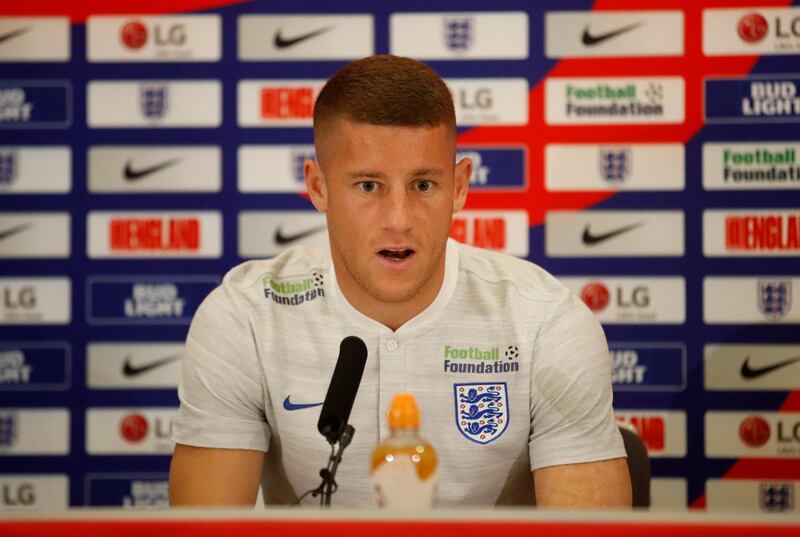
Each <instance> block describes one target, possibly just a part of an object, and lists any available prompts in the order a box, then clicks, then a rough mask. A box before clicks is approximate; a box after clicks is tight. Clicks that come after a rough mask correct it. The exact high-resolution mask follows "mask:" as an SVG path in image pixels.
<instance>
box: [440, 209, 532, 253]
mask: <svg viewBox="0 0 800 537" xmlns="http://www.w3.org/2000/svg"><path fill="white" fill-rule="evenodd" d="M529 232H530V228H529V227H528V212H527V211H515V210H509V211H490V210H468V211H460V212H458V213H456V214H455V215H453V223H452V225H451V227H450V237H451V238H453V239H455V240H457V241H458V242H463V243H464V244H469V245H471V246H475V247H478V248H485V249H487V250H494V251H497V252H502V253H505V254H509V255H514V256H517V257H528V247H529V244H530V242H529V237H528V235H529Z"/></svg>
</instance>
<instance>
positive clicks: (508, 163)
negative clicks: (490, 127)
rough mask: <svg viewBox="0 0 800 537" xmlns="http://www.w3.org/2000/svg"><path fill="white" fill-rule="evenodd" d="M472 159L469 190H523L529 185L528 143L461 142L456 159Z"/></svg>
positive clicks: (457, 160)
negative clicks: (516, 144)
mask: <svg viewBox="0 0 800 537" xmlns="http://www.w3.org/2000/svg"><path fill="white" fill-rule="evenodd" d="M463 158H469V159H470V160H472V166H473V169H472V177H470V180H469V188H470V190H486V191H500V190H522V189H523V188H525V186H526V185H527V184H528V177H527V176H528V149H527V147H525V146H482V145H481V146H472V145H461V146H459V147H458V149H457V150H456V162H459V161H460V160H461V159H463Z"/></svg>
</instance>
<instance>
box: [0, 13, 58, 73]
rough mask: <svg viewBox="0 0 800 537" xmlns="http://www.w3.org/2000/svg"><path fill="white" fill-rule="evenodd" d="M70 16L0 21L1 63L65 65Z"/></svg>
mask: <svg viewBox="0 0 800 537" xmlns="http://www.w3.org/2000/svg"><path fill="white" fill-rule="evenodd" d="M71 29H72V26H71V25H70V20H69V17H2V18H0V62H66V61H69V59H70V31H71Z"/></svg>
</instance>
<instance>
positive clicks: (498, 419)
mask: <svg viewBox="0 0 800 537" xmlns="http://www.w3.org/2000/svg"><path fill="white" fill-rule="evenodd" d="M453 389H454V391H455V417H456V426H457V427H458V430H459V431H460V432H461V434H463V435H464V436H465V437H467V438H468V439H469V440H472V441H473V442H476V443H478V444H488V443H489V442H492V441H494V440H497V439H498V438H500V436H502V434H503V433H504V432H505V430H506V428H507V427H508V421H509V412H508V389H507V387H506V383H505V382H497V383H466V384H453Z"/></svg>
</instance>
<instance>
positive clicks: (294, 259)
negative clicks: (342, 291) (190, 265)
mask: <svg viewBox="0 0 800 537" xmlns="http://www.w3.org/2000/svg"><path fill="white" fill-rule="evenodd" d="M330 263H331V261H330V251H329V250H327V249H321V248H309V247H306V246H294V247H292V248H288V249H286V250H284V251H283V252H281V253H280V254H279V255H278V256H276V257H273V258H270V259H253V260H250V261H245V262H244V263H241V264H239V265H236V266H235V267H233V268H232V269H231V270H229V271H228V273H227V274H225V277H224V278H223V280H222V286H223V287H227V288H228V289H229V290H235V291H238V292H246V291H247V290H248V289H251V288H253V287H259V288H260V287H261V286H262V285H263V284H264V282H265V281H266V280H265V279H268V280H270V281H273V282H275V281H292V280H298V279H303V278H324V275H325V274H326V273H327V272H328V271H329V268H330ZM320 281H321V280H320Z"/></svg>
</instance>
